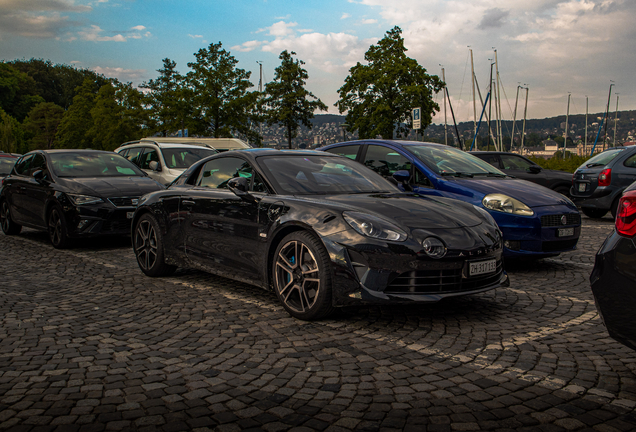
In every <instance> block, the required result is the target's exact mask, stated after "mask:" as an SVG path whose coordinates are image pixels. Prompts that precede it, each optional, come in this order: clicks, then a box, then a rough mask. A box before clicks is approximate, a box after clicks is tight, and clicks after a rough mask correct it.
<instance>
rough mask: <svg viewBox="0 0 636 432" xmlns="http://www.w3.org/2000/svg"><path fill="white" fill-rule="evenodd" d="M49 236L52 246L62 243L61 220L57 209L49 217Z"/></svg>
mask: <svg viewBox="0 0 636 432" xmlns="http://www.w3.org/2000/svg"><path fill="white" fill-rule="evenodd" d="M49 235H50V236H51V243H53V244H54V245H57V244H60V242H61V241H62V218H61V217H60V214H59V213H58V211H57V209H53V210H52V211H51V216H50V217H49Z"/></svg>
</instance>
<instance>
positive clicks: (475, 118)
mask: <svg viewBox="0 0 636 432" xmlns="http://www.w3.org/2000/svg"><path fill="white" fill-rule="evenodd" d="M470 76H471V78H472V82H473V129H474V133H475V135H477V103H476V100H475V64H474V63H473V50H472V48H471V49H470Z"/></svg>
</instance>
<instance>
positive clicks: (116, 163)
mask: <svg viewBox="0 0 636 432" xmlns="http://www.w3.org/2000/svg"><path fill="white" fill-rule="evenodd" d="M50 156H51V166H52V168H53V172H54V173H55V175H56V176H58V177H71V178H74V177H118V176H145V174H144V172H143V171H141V170H140V169H139V168H137V166H135V165H134V164H133V163H132V162H130V161H129V160H127V159H126V158H124V157H122V156H120V155H118V154H117V153H106V152H104V153H97V152H96V153H84V152H82V153H72V152H68V153H66V152H64V153H51V154H50Z"/></svg>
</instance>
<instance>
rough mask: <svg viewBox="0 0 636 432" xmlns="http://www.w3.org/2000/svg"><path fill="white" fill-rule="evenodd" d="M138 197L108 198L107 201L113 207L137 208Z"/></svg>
mask: <svg viewBox="0 0 636 432" xmlns="http://www.w3.org/2000/svg"><path fill="white" fill-rule="evenodd" d="M138 200H139V197H138V196H136V197H115V198H108V201H110V203H111V204H112V205H114V206H115V207H137V201H138Z"/></svg>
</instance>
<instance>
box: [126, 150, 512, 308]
mask: <svg viewBox="0 0 636 432" xmlns="http://www.w3.org/2000/svg"><path fill="white" fill-rule="evenodd" d="M132 235H133V246H134V250H135V254H136V256H137V262H138V263H139V267H140V268H141V270H142V271H143V272H144V273H145V274H146V275H148V276H161V275H166V274H169V273H170V272H172V271H174V269H175V268H176V266H183V267H193V268H199V269H203V270H205V271H208V272H211V273H215V274H218V275H221V276H225V277H229V278H231V279H235V280H239V281H244V282H247V283H250V284H254V285H258V286H261V287H263V288H266V289H273V290H274V292H275V293H276V294H277V296H278V298H279V299H280V301H281V302H282V304H283V306H284V307H285V309H286V310H287V311H288V312H289V313H290V314H291V315H292V316H295V317H297V318H300V319H306V320H311V319H319V318H322V317H325V316H327V315H328V314H329V313H330V312H331V311H332V310H333V308H334V307H337V306H344V305H355V304H362V303H382V302H405V303H412V302H434V301H438V300H440V299H442V298H444V297H449V296H457V295H464V294H471V293H476V292H481V291H485V290H489V289H492V288H495V287H498V286H500V285H502V284H507V281H508V278H507V275H506V273H505V271H504V269H503V261H502V243H501V242H502V240H501V233H500V231H499V229H498V228H497V225H496V224H495V222H494V221H493V220H492V218H491V217H490V216H489V215H488V213H486V212H484V211H483V210H481V209H479V208H477V207H475V206H473V205H471V204H468V203H464V202H461V201H457V200H452V199H448V198H442V197H427V198H420V197H418V196H417V195H416V194H413V193H405V192H401V191H400V190H399V189H398V188H397V187H395V186H394V185H392V184H391V183H389V182H388V181H386V180H385V179H383V178H382V177H381V176H379V175H377V174H375V173H374V172H372V171H370V170H367V169H366V168H364V167H363V166H361V165H360V164H358V163H356V162H354V161H350V160H347V159H344V158H341V157H338V156H335V155H330V154H327V153H320V152H315V151H279V150H270V149H253V150H242V151H235V152H227V153H223V154H219V155H215V156H211V157H208V158H206V159H204V160H202V161H200V162H197V163H195V164H194V165H192V166H191V167H190V168H189V169H188V170H187V171H186V172H185V173H184V174H182V175H181V176H180V177H179V178H178V179H177V180H176V181H175V183H173V184H172V185H171V186H170V187H169V188H168V189H167V190H165V191H160V192H155V193H152V194H149V195H146V196H144V197H142V199H141V200H140V202H139V207H138V208H137V211H136V213H135V216H134V220H133V233H132Z"/></svg>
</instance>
